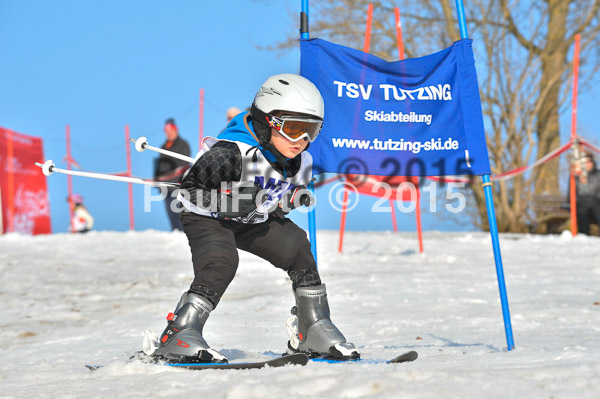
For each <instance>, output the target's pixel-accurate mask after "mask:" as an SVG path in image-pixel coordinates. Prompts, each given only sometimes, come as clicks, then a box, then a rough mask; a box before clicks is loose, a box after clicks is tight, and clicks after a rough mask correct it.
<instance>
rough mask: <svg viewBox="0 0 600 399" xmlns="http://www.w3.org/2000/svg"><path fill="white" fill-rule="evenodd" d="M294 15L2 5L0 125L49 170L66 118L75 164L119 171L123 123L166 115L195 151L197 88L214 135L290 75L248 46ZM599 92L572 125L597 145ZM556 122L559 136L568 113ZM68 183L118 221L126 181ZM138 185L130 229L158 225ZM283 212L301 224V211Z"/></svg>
mask: <svg viewBox="0 0 600 399" xmlns="http://www.w3.org/2000/svg"><path fill="white" fill-rule="evenodd" d="M299 11H300V1H262V2H259V1H250V0H246V1H243V0H235V1H234V0H232V1H223V2H204V1H176V2H175V1H174V2H166V1H156V0H150V1H141V0H139V1H138V0H130V1H114V0H105V1H75V0H73V1H54V2H47V1H29V0H23V1H7V0H3V1H0V59H1V60H2V62H1V63H0V93H1V95H0V126H2V127H5V128H9V129H11V130H14V131H16V132H19V133H23V134H29V135H33V136H38V137H42V138H43V139H44V152H45V157H46V159H53V160H54V161H55V163H56V165H57V166H58V167H64V166H65V163H64V162H63V161H62V158H63V156H64V155H65V153H66V151H65V126H66V125H67V124H69V125H70V127H71V137H72V156H73V158H74V159H75V160H76V161H77V162H78V163H79V164H80V165H81V167H82V168H83V169H85V170H90V171H96V172H106V173H111V172H119V171H123V170H125V169H126V158H125V148H124V140H125V138H124V129H125V125H129V127H130V131H131V136H132V137H139V136H146V137H148V139H149V142H150V144H153V145H156V146H160V145H161V144H162V143H163V141H164V135H163V132H162V126H163V123H164V120H165V119H166V118H168V117H174V118H176V120H177V124H178V126H179V128H180V134H181V136H182V137H183V138H185V139H186V140H187V141H188V142H189V143H190V144H191V146H192V151H193V152H196V151H197V150H198V113H199V111H198V103H199V99H198V98H199V90H200V89H201V88H203V89H204V90H205V110H204V134H205V135H216V134H218V132H219V131H220V130H221V129H222V128H223V127H224V125H225V122H226V121H225V111H226V109H227V108H228V107H230V106H237V107H240V108H245V107H246V106H248V105H250V103H251V101H252V98H253V96H254V93H255V91H256V90H257V89H258V87H259V86H260V84H261V83H262V82H263V81H264V80H265V79H266V78H267V77H268V76H270V75H273V74H276V73H287V72H290V73H297V72H298V71H299V62H300V53H299V50H298V49H297V48H296V49H292V50H290V51H288V52H286V53H285V54H283V55H281V56H280V55H278V54H276V53H274V52H270V51H266V50H261V49H259V48H258V46H261V45H262V46H268V45H270V44H275V43H276V42H278V41H281V40H283V39H284V38H285V37H286V36H287V35H289V34H294V33H295V32H298V19H299V18H298V13H299ZM467 17H468V9H467ZM599 93H600V91H598V90H597V89H596V91H592V92H588V93H584V94H583V95H582V96H581V97H580V100H579V104H580V110H579V118H578V124H579V130H580V132H582V134H583V135H584V137H588V138H589V139H590V140H591V141H592V142H595V143H596V144H598V141H599V140H598V137H600V132H598V131H597V130H596V123H595V122H596V121H595V115H592V114H593V113H594V112H593V107H594V104H598V101H599V100H600V94H599ZM562 120H563V127H562V128H563V132H562V133H563V137H567V135H568V131H569V127H568V126H569V121H570V115H565V116H564V117H563V118H562ZM154 157H155V155H154V154H152V153H149V152H148V151H146V152H144V153H137V152H135V151H134V150H133V147H132V163H133V174H134V175H135V176H140V177H151V176H152V158H154ZM47 182H48V186H49V192H50V202H51V213H52V228H53V231H54V232H64V231H66V230H67V226H68V207H67V204H66V201H65V197H66V193H67V179H66V176H64V175H58V174H54V175H52V176H50V177H49V178H48V179H47ZM73 187H74V191H75V192H78V193H81V194H82V195H83V196H84V198H85V202H86V205H87V206H88V208H89V209H90V211H91V213H92V214H93V215H94V217H95V218H96V227H97V228H98V229H101V230H106V229H109V230H121V231H123V230H127V229H128V227H129V216H128V205H127V185H126V184H123V183H117V182H105V181H99V180H93V179H85V178H78V177H74V178H73ZM143 192H144V191H143V187H142V186H134V198H135V202H136V210H135V223H136V229H148V228H153V229H161V230H162V229H167V226H168V222H167V218H166V216H165V213H164V209H163V206H162V204H160V203H154V204H153V209H152V212H150V213H147V212H144V211H143ZM318 195H319V199H321V198H322V199H323V200H322V201H320V203H321V204H322V205H321V206H319V207H318V208H317V225H318V227H319V228H326V229H337V228H338V227H339V218H340V214H339V213H338V212H336V211H335V210H333V209H332V208H331V207H329V205H327V195H328V192H327V190H325V189H321V190H319V191H318ZM374 202H375V200H374V199H373V198H368V197H360V203H359V206H358V207H357V208H356V209H355V210H354V211H352V212H351V213H350V214H349V217H348V222H347V228H348V229H349V230H388V229H391V221H390V215H389V213H372V212H370V210H371V208H372V206H373V204H374ZM424 203H425V204H427V203H428V199H427V198H426V199H425V200H424ZM439 209H440V207H439V206H438V210H439ZM441 209H443V207H441ZM293 218H294V220H295V221H297V222H298V223H299V224H300V225H301V226H302V227H306V226H307V223H306V216H305V215H302V214H301V215H296V216H294V217H293ZM423 221H424V228H425V229H426V230H431V229H438V230H464V229H470V228H472V227H471V226H470V224H469V223H468V217H466V216H465V215H463V216H459V217H456V216H452V215H450V214H448V213H445V212H438V213H435V214H434V213H430V212H428V211H427V210H426V209H423ZM398 222H399V228H400V229H401V230H414V229H415V222H414V214H412V213H408V214H402V213H400V212H398Z"/></svg>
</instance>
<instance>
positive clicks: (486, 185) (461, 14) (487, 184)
mask: <svg viewBox="0 0 600 399" xmlns="http://www.w3.org/2000/svg"><path fill="white" fill-rule="evenodd" d="M456 11H457V14H458V24H459V26H460V37H461V38H463V39H466V38H468V37H469V35H468V34H467V20H466V18H465V8H464V6H463V1H462V0H456ZM482 180H483V191H484V193H485V204H486V207H487V214H488V224H489V225H490V234H491V236H492V247H493V249H494V260H495V262H496V275H497V276H498V288H499V290H500V302H501V303H502V316H503V318H504V331H505V333H506V344H507V347H508V350H509V351H510V350H512V349H514V348H515V343H514V341H513V333H512V325H511V322H510V311H509V309H508V298H507V295H506V285H505V283H504V270H503V268H502V254H501V253H500V241H499V240H498V225H497V224H496V211H495V209H494V197H493V196H492V183H491V181H490V175H483V176H482Z"/></svg>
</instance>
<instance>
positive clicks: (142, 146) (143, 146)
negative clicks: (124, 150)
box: [129, 137, 195, 163]
mask: <svg viewBox="0 0 600 399" xmlns="http://www.w3.org/2000/svg"><path fill="white" fill-rule="evenodd" d="M129 141H131V142H132V143H135V149H136V151H138V152H143V151H146V150H150V151H154V152H158V153H159V154H163V155H166V156H168V157H172V158H177V159H181V160H182V161H186V162H189V163H194V161H195V160H194V158H192V157H188V156H187V155H182V154H178V153H176V152H173V151H169V150H163V149H162V148H158V147H154V146H151V145H150V144H148V139H147V138H146V137H140V138H138V139H133V138H132V139H129Z"/></svg>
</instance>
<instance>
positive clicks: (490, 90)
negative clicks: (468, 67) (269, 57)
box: [276, 0, 600, 232]
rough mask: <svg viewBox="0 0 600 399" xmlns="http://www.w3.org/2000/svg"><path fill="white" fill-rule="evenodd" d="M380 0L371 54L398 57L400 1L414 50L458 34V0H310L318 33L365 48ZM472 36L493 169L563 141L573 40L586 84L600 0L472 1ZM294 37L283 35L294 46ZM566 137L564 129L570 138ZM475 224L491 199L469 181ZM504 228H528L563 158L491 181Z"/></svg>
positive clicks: (599, 55)
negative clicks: (535, 201)
mask: <svg viewBox="0 0 600 399" xmlns="http://www.w3.org/2000/svg"><path fill="white" fill-rule="evenodd" d="M369 3H373V5H374V16H373V28H372V39H371V53H372V54H374V55H377V56H379V57H381V58H384V59H388V60H392V59H396V58H397V47H396V30H395V23H394V11H393V9H394V7H396V6H398V7H399V8H400V11H401V14H402V31H403V38H404V48H405V51H406V55H407V56H408V57H418V56H423V55H426V54H430V53H433V52H436V51H439V50H441V49H443V48H445V47H448V46H449V45H450V44H451V43H452V42H454V41H456V40H459V39H460V32H459V25H458V21H457V17H456V10H455V8H454V1H451V0H400V1H398V2H391V1H385V0H373V1H355V0H337V1H333V2H332V1H322V0H313V1H311V12H310V16H311V21H310V23H311V25H310V31H311V36H312V37H322V38H326V39H329V40H331V41H333V42H336V43H339V44H343V45H346V46H349V47H354V48H356V49H360V50H362V47H363V42H364V32H365V21H366V10H367V6H368V4H369ZM466 7H467V8H466V14H467V21H468V30H469V36H470V37H471V38H472V39H473V40H474V45H473V48H474V51H475V59H476V63H477V70H478V75H479V82H480V94H481V100H482V109H483V114H484V121H485V128H486V135H487V140H488V143H487V144H488V150H489V154H490V162H491V166H492V174H500V173H503V172H506V171H509V170H512V169H515V168H516V167H520V166H523V165H527V164H529V163H531V162H533V161H534V160H535V159H537V158H539V157H541V156H543V155H545V154H547V153H548V152H550V151H551V150H553V149H555V148H557V147H558V146H559V144H560V142H561V135H560V129H559V114H560V112H561V110H563V111H564V108H565V104H566V103H565V101H566V100H567V99H569V98H570V95H571V79H570V77H571V75H572V69H573V68H572V59H571V54H572V46H573V43H574V36H575V35H576V34H581V36H582V41H581V59H580V65H581V66H580V71H581V72H580V75H581V78H580V79H581V84H580V87H581V89H585V87H586V85H589V84H591V83H592V79H591V78H592V77H593V75H594V73H595V72H596V71H597V70H598V68H599V67H600V50H599V49H600V0H543V1H539V0H538V1H521V0H512V1H511V0H472V1H469V2H468V3H467V4H466ZM296 39H297V36H294V37H290V38H288V40H287V41H286V42H282V43H279V44H278V46H276V48H279V49H284V48H286V47H288V46H290V45H292V44H294V45H295V43H296ZM567 137H568V135H567V134H564V135H563V140H562V141H563V142H564V141H565V140H566V138H567ZM471 189H472V194H473V197H474V198H475V200H476V203H477V206H478V213H477V215H478V217H476V218H475V223H476V225H478V226H480V227H482V228H487V227H488V226H487V217H486V210H485V199H484V196H483V191H482V190H481V188H480V187H479V186H478V185H473V186H472V187H471ZM493 190H494V196H495V198H496V199H497V200H496V211H497V218H498V228H499V230H500V231H505V232H524V231H526V230H527V229H528V225H530V224H531V223H532V222H533V220H532V216H531V214H530V213H528V212H527V210H528V206H529V204H530V202H531V199H532V196H533V194H534V193H549V194H558V192H559V164H558V160H555V161H552V162H549V163H546V164H544V165H542V166H540V167H538V168H537V169H536V170H535V171H534V172H533V173H531V174H527V175H521V176H517V177H515V178H513V179H510V180H504V181H500V182H498V183H497V184H495V185H494V187H493Z"/></svg>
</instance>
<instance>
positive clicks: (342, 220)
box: [338, 178, 348, 253]
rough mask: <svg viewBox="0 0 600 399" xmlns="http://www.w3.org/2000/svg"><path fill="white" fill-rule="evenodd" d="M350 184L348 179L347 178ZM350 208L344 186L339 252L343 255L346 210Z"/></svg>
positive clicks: (346, 190)
mask: <svg viewBox="0 0 600 399" xmlns="http://www.w3.org/2000/svg"><path fill="white" fill-rule="evenodd" d="M346 182H348V178H346ZM347 208H348V189H347V188H346V187H345V186H344V201H343V202H342V219H341V220H340V243H339V245H338V252H339V253H342V247H343V246H344V230H346V213H347V212H346V209H347Z"/></svg>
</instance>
